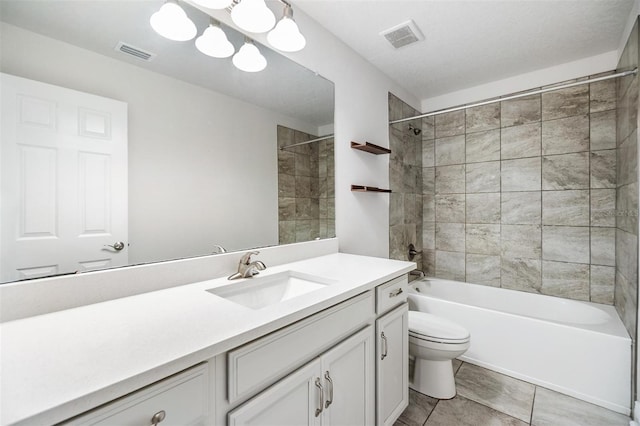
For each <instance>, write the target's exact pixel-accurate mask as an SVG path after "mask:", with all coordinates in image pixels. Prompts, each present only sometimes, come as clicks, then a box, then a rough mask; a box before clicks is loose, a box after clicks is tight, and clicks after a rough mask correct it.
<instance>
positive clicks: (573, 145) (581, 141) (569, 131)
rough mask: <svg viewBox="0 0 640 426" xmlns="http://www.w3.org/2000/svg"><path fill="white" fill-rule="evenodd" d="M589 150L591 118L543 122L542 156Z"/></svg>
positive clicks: (581, 116) (582, 117)
mask: <svg viewBox="0 0 640 426" xmlns="http://www.w3.org/2000/svg"><path fill="white" fill-rule="evenodd" d="M588 150H589V116H588V115H578V116H575V117H567V118H561V119H558V120H551V121H543V122H542V155H551V154H566V153H569V152H582V151H588Z"/></svg>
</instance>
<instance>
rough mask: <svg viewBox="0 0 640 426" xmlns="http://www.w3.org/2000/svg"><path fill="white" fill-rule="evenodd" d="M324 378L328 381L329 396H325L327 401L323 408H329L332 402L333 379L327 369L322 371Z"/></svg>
mask: <svg viewBox="0 0 640 426" xmlns="http://www.w3.org/2000/svg"><path fill="white" fill-rule="evenodd" d="M324 378H325V379H327V382H329V397H328V398H327V402H325V404H324V408H329V406H330V405H331V403H332V402H333V380H331V376H330V375H329V372H328V371H325V372H324Z"/></svg>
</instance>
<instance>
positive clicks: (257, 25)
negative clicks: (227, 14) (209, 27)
mask: <svg viewBox="0 0 640 426" xmlns="http://www.w3.org/2000/svg"><path fill="white" fill-rule="evenodd" d="M231 19H232V20H233V22H234V23H235V24H236V25H237V26H239V27H240V28H242V29H243V30H246V31H249V32H252V33H265V32H267V31H269V30H270V29H271V28H273V26H274V25H275V23H276V17H275V15H274V14H273V12H272V11H271V9H269V8H268V7H267V5H266V4H265V2H264V0H242V1H241V2H240V3H239V4H237V5H235V6H234V7H233V9H231Z"/></svg>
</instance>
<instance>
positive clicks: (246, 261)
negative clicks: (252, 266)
mask: <svg viewBox="0 0 640 426" xmlns="http://www.w3.org/2000/svg"><path fill="white" fill-rule="evenodd" d="M254 254H255V255H258V254H260V252H259V251H257V250H256V251H250V252H248V253H245V254H243V255H242V257H241V258H240V263H243V264H245V265H248V264H249V262H251V256H252V255H254Z"/></svg>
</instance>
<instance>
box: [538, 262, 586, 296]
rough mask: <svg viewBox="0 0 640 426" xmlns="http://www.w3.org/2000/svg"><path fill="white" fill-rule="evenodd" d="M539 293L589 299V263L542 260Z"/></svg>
mask: <svg viewBox="0 0 640 426" xmlns="http://www.w3.org/2000/svg"><path fill="white" fill-rule="evenodd" d="M541 293H543V294H547V295H549V296H558V297H564V298H567V299H576V300H589V265H582V264H579V263H565V262H550V261H546V260H545V261H543V262H542V289H541Z"/></svg>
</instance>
